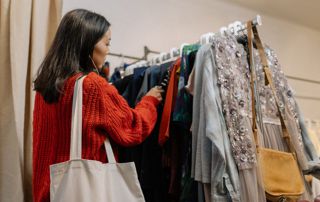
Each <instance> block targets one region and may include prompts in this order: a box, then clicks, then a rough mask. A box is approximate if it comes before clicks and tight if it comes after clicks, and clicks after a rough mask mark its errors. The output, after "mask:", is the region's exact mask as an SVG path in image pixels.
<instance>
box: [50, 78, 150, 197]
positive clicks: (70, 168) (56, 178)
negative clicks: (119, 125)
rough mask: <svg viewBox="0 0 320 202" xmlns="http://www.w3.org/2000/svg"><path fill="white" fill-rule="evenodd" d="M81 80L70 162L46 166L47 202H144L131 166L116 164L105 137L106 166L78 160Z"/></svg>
mask: <svg viewBox="0 0 320 202" xmlns="http://www.w3.org/2000/svg"><path fill="white" fill-rule="evenodd" d="M84 78H85V76H84V77H82V78H80V79H79V80H77V81H76V83H75V87H74V93H73V104H72V118H71V120H72V126H71V146H70V160H69V161H65V162H62V163H58V164H53V165H50V201H52V202H58V201H59V202H60V201H79V202H87V201H95V202H104V201H110V202H118V201H132V202H134V201H136V202H144V201H145V200H144V197H143V194H142V191H141V188H140V186H139V182H138V178H137V173H136V170H135V166H134V163H133V162H131V163H124V164H119V163H116V160H115V158H114V155H113V151H112V148H111V144H110V142H109V139H108V138H106V140H105V141H104V146H105V151H106V155H107V156H108V161H109V162H108V163H107V164H102V163H101V162H99V161H93V160H85V159H83V158H82V101H83V99H82V97H83V88H82V86H83V85H82V84H83V80H84Z"/></svg>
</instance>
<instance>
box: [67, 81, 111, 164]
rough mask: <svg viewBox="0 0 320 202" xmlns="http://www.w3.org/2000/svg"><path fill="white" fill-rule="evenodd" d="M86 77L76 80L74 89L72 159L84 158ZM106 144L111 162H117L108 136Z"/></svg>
mask: <svg viewBox="0 0 320 202" xmlns="http://www.w3.org/2000/svg"><path fill="white" fill-rule="evenodd" d="M85 77H86V76H81V77H80V78H78V79H77V80H76V82H75V86H74V90H73V99H72V117H71V143H70V160H75V159H82V157H81V154H82V101H83V80H84V78H85ZM104 145H105V149H106V154H107V157H108V161H109V163H116V160H115V158H114V154H113V151H112V148H111V144H110V141H109V139H108V138H106V140H105V141H104Z"/></svg>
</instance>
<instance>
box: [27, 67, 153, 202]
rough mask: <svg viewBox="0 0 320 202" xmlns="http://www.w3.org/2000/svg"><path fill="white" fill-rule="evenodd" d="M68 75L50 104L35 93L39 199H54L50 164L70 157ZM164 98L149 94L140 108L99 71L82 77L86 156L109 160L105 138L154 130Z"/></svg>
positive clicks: (136, 137) (126, 139) (131, 137)
mask: <svg viewBox="0 0 320 202" xmlns="http://www.w3.org/2000/svg"><path fill="white" fill-rule="evenodd" d="M78 76H79V75H75V76H73V77H71V78H69V79H68V80H67V81H66V83H65V87H64V93H63V94H62V95H61V96H60V99H59V102H58V103H54V104H48V103H46V102H45V101H44V99H43V97H42V96H41V94H40V93H38V92H37V93H36V98H35V104H34V112H33V179H32V180H33V183H32V185H33V196H34V201H35V202H44V201H50V193H49V190H50V177H49V176H50V174H49V166H50V165H52V164H55V163H59V162H64V161H68V160H69V152H70V130H71V111H72V96H73V88H74V84H75V80H76V78H77V77H78ZM158 104H159V101H158V100H157V99H156V98H154V97H151V96H145V97H144V98H143V99H142V100H141V102H140V103H139V104H138V105H137V106H136V108H135V109H131V108H130V107H129V106H128V104H127V102H126V101H125V100H124V99H123V98H122V97H121V96H120V95H119V94H118V92H117V90H116V89H115V88H114V87H113V86H112V85H110V84H108V83H107V82H106V80H105V79H104V78H102V77H100V76H98V75H97V74H96V73H90V74H89V75H88V76H87V77H86V78H85V79H84V82H83V126H82V131H83V137H82V157H83V158H84V159H93V160H98V161H102V162H107V157H106V153H105V149H104V146H103V142H104V140H105V137H106V136H108V137H110V139H111V142H112V143H113V146H115V144H119V145H122V146H132V145H137V144H139V143H141V142H142V141H143V140H144V139H145V138H146V137H147V136H148V135H149V134H150V133H151V131H152V129H153V127H154V125H155V122H156V119H157V110H156V106H157V105H158Z"/></svg>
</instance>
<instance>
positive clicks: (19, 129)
mask: <svg viewBox="0 0 320 202" xmlns="http://www.w3.org/2000/svg"><path fill="white" fill-rule="evenodd" d="M61 10H62V0H0V69H1V73H0V201H1V202H13V201H14V202H19V201H32V182H31V180H32V111H33V100H34V92H32V80H33V78H34V75H35V73H36V71H37V69H38V67H39V65H40V63H41V61H42V59H43V58H44V56H45V54H46V51H47V50H48V47H49V45H50V43H51V41H52V39H53V36H54V34H55V31H56V28H57V26H58V23H59V21H60V19H61Z"/></svg>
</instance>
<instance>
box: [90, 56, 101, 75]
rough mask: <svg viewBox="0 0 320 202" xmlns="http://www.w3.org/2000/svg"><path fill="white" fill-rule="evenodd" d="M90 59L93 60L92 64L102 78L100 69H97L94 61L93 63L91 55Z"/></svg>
mask: <svg viewBox="0 0 320 202" xmlns="http://www.w3.org/2000/svg"><path fill="white" fill-rule="evenodd" d="M89 58H90V60H91V62H92V64H93V66H94V68H95V69H96V70H97V73H98V75H99V76H100V73H99V69H98V68H97V66H96V63H94V61H93V59H92V57H91V56H90V55H89Z"/></svg>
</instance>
